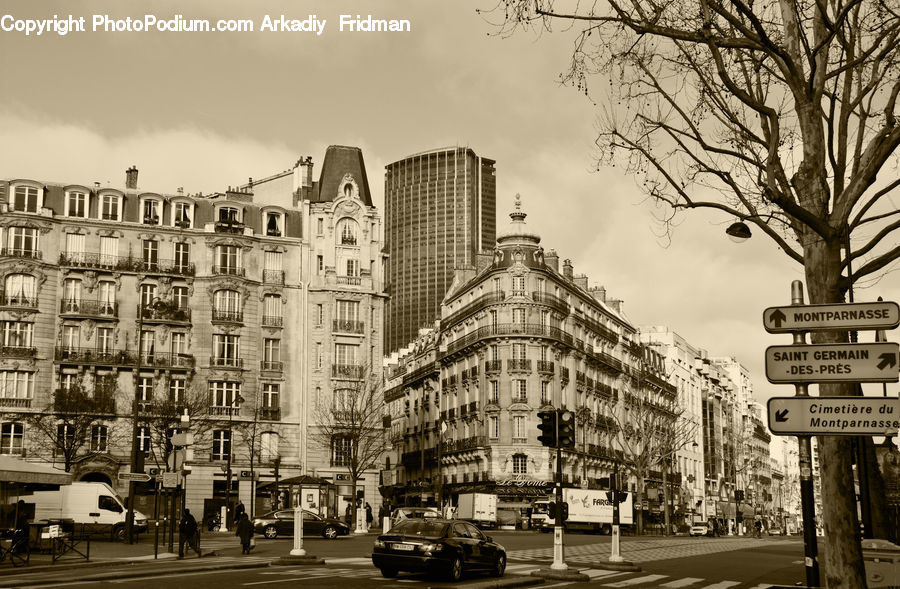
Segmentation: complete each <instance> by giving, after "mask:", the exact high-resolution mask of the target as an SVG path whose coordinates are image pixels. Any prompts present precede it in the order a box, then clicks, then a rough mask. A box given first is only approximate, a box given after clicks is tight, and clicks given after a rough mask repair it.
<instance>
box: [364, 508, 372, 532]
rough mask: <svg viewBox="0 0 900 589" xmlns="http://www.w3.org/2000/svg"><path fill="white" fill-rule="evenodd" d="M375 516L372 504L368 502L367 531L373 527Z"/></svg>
mask: <svg viewBox="0 0 900 589" xmlns="http://www.w3.org/2000/svg"><path fill="white" fill-rule="evenodd" d="M373 519H374V517H373V516H372V506H371V505H369V503H368V502H366V531H367V532H368V531H369V528H371V527H372V520H373Z"/></svg>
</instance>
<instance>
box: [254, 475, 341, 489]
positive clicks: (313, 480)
mask: <svg viewBox="0 0 900 589" xmlns="http://www.w3.org/2000/svg"><path fill="white" fill-rule="evenodd" d="M331 484H332V482H331V481H329V480H327V479H323V478H321V477H314V476H310V475H308V474H304V475H300V476H296V477H289V478H286V479H281V480H279V481H278V483H277V484H276V483H275V481H272V482H271V483H266V484H265V485H261V486H260V487H259V488H260V490H262V489H268V488H270V487H271V488H273V489H274V488H275V487H282V486H298V487H314V486H316V485H318V486H322V487H324V486H329V485H331Z"/></svg>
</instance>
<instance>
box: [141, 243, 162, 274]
mask: <svg viewBox="0 0 900 589" xmlns="http://www.w3.org/2000/svg"><path fill="white" fill-rule="evenodd" d="M141 254H142V259H143V261H144V269H145V270H157V269H158V268H159V242H158V241H156V240H155V239H145V240H144V241H143V244H142V246H141Z"/></svg>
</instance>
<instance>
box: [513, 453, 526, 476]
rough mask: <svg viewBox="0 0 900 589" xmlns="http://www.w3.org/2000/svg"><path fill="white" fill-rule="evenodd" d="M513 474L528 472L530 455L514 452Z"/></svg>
mask: <svg viewBox="0 0 900 589" xmlns="http://www.w3.org/2000/svg"><path fill="white" fill-rule="evenodd" d="M513 474H528V456H526V455H525V454H513Z"/></svg>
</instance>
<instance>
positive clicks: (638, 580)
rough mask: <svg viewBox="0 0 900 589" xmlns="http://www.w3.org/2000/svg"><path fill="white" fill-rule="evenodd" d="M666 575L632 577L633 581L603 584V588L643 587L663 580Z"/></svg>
mask: <svg viewBox="0 0 900 589" xmlns="http://www.w3.org/2000/svg"><path fill="white" fill-rule="evenodd" d="M667 576H668V575H646V576H643V577H634V578H633V579H625V580H624V581H618V582H616V583H604V585H603V586H604V587H628V586H631V585H643V584H644V583H652V582H653V581H658V580H660V579H665V578H666V577H667Z"/></svg>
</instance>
